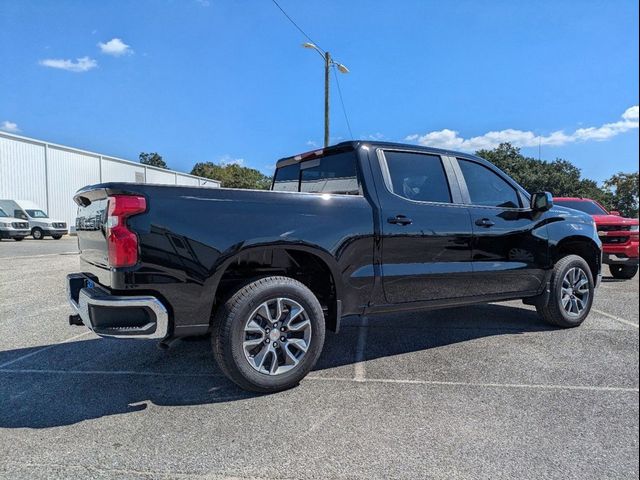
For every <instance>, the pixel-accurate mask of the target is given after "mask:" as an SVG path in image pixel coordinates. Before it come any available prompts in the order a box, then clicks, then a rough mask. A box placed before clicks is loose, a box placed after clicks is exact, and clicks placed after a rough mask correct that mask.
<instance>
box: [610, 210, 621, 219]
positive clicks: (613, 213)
mask: <svg viewBox="0 0 640 480" xmlns="http://www.w3.org/2000/svg"><path fill="white" fill-rule="evenodd" d="M609 215H615V216H616V217H619V216H620V212H618V211H616V210H611V211H610V212H609Z"/></svg>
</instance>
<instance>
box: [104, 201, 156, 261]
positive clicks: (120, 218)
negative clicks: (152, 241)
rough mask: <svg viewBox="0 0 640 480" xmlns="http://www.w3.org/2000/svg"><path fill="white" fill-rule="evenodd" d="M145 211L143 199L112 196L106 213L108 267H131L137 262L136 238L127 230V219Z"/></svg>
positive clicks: (145, 202)
mask: <svg viewBox="0 0 640 480" xmlns="http://www.w3.org/2000/svg"><path fill="white" fill-rule="evenodd" d="M146 209H147V201H146V199H145V198H144V197H138V196H135V195H112V196H110V197H109V209H108V211H107V212H108V213H107V250H108V253H109V265H110V266H112V267H131V266H133V265H135V264H136V263H137V262H138V236H137V235H136V234H135V233H133V232H132V231H131V230H129V227H128V226H127V218H128V217H130V216H131V215H135V214H137V213H142V212H144V211H145V210H146Z"/></svg>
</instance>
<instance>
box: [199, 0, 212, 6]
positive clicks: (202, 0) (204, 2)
mask: <svg viewBox="0 0 640 480" xmlns="http://www.w3.org/2000/svg"><path fill="white" fill-rule="evenodd" d="M196 2H197V3H199V4H200V6H202V7H208V6H209V5H211V2H210V1H209V0H196Z"/></svg>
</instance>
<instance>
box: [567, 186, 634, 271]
mask: <svg viewBox="0 0 640 480" xmlns="http://www.w3.org/2000/svg"><path fill="white" fill-rule="evenodd" d="M554 202H555V203H556V205H562V206H564V207H569V208H573V209H575V210H580V211H581V212H585V213H588V214H589V215H591V216H592V217H593V219H594V220H595V222H596V228H597V229H598V235H599V236H600V240H601V241H602V250H603V255H602V262H603V263H605V264H607V265H609V270H610V271H611V275H613V277H614V278H622V279H630V278H633V277H634V276H635V275H636V273H638V256H639V255H638V245H639V242H638V219H637V218H624V217H621V216H620V213H619V212H616V211H611V212H609V211H607V209H606V208H604V207H603V206H602V205H600V204H599V203H598V202H596V201H595V200H591V199H590V198H575V197H559V198H554Z"/></svg>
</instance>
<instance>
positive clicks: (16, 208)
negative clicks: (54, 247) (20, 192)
mask: <svg viewBox="0 0 640 480" xmlns="http://www.w3.org/2000/svg"><path fill="white" fill-rule="evenodd" d="M0 207H2V208H4V209H5V211H8V212H13V216H14V217H16V218H19V219H20V220H26V221H27V222H28V223H29V231H30V234H31V236H32V237H33V238H35V239H36V240H42V239H43V238H44V237H47V236H49V237H52V238H54V239H55V240H60V239H61V238H62V236H63V235H66V234H67V233H69V232H68V229H67V223H66V222H63V221H62V220H56V219H53V218H49V216H48V215H47V214H46V213H45V212H44V210H42V208H40V207H39V206H38V205H36V204H35V203H33V202H31V201H29V200H0Z"/></svg>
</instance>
